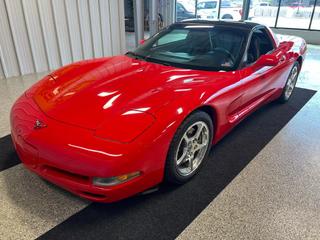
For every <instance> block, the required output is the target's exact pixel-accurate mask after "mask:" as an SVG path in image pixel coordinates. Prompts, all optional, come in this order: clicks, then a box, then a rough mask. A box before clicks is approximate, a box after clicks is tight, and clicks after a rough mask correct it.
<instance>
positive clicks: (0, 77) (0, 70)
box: [0, 58, 4, 79]
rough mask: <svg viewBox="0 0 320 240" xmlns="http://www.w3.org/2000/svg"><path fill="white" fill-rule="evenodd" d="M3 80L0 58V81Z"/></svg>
mask: <svg viewBox="0 0 320 240" xmlns="http://www.w3.org/2000/svg"><path fill="white" fill-rule="evenodd" d="M2 78H4V72H3V69H2V63H1V58H0V79H2Z"/></svg>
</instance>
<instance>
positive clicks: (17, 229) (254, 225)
mask: <svg viewBox="0 0 320 240" xmlns="http://www.w3.org/2000/svg"><path fill="white" fill-rule="evenodd" d="M43 75H45V73H42V74H36V75H27V76H24V77H17V78H10V79H5V80H0V137H2V136H5V135H7V134H9V133H10V130H9V121H8V119H9V111H10V107H11V105H12V104H13V102H14V101H15V99H16V98H17V97H18V96H19V95H20V94H21V93H22V92H23V91H24V90H25V89H26V88H28V87H29V86H30V85H31V84H32V83H34V82H35V81H36V80H38V79H40V78H41V77H42V76H43ZM319 76H320V46H309V52H308V56H307V59H306V61H305V63H304V65H303V69H302V72H301V74H300V77H299V81H298V86H299V87H304V88H309V89H315V90H320V79H319ZM319 122H320V93H317V94H316V95H315V96H314V97H313V98H312V99H311V100H310V101H309V102H308V103H307V104H306V105H305V107H304V108H303V109H302V110H301V111H300V112H299V113H298V114H297V115H296V116H295V117H294V118H293V119H292V120H291V121H290V122H289V123H288V124H287V126H285V127H284V128H283V129H282V130H281V131H280V132H279V134H277V135H276V136H275V138H274V139H273V140H272V141H271V142H270V143H269V144H268V145H267V146H266V147H265V148H264V149H263V150H262V151H261V152H260V153H259V154H258V155H257V156H256V157H255V159H254V160H252V161H251V162H250V164H249V165H248V166H247V167H246V168H245V169H244V170H243V171H242V172H241V173H240V174H239V175H238V176H237V177H236V178H235V179H234V180H233V181H232V182H231V183H230V184H229V185H228V186H227V187H226V188H225V189H224V190H223V191H222V192H221V193H220V195H219V196H218V197H217V198H215V199H214V201H213V202H212V203H211V204H210V205H209V206H208V207H207V208H206V209H205V210H204V211H203V212H202V213H201V214H200V215H199V216H198V217H197V218H196V219H195V220H194V221H193V222H192V223H191V224H190V225H189V227H187V228H186V229H185V231H184V232H182V234H181V235H180V236H179V239H199V238H202V239H320V147H319V136H320V124H319ZM21 176H22V177H23V178H24V179H26V180H27V181H31V182H33V184H34V186H37V189H40V190H41V192H42V194H41V196H39V195H38V193H39V191H40V190H39V191H38V190H37V191H35V192H32V190H31V189H29V188H28V187H26V186H25V185H23V184H22V185H19V186H20V187H18V185H15V183H16V182H17V181H21V180H19V179H20V178H21ZM10 179H11V180H10ZM8 180H10V181H8ZM0 193H1V196H0V205H1V207H0V226H2V227H3V229H6V233H5V232H2V234H3V235H1V233H0V239H2V237H8V234H13V233H14V234H15V235H11V236H15V237H17V236H20V237H19V238H18V239H32V238H35V237H37V236H39V235H41V234H42V233H44V232H46V231H48V230H49V229H50V228H52V227H53V226H54V225H56V224H59V223H60V222H62V221H63V220H65V219H66V218H67V217H68V216H70V215H72V214H74V213H76V212H77V211H79V210H81V209H83V208H84V207H85V206H86V205H87V202H85V201H82V200H79V199H78V198H76V197H74V196H71V195H68V194H67V193H65V192H62V191H60V190H59V189H57V188H54V187H52V186H49V185H47V184H45V183H44V182H43V181H40V180H39V179H38V178H33V177H32V175H30V174H29V173H28V172H27V171H26V170H24V168H21V165H18V166H15V167H13V168H10V169H7V170H5V171H2V172H1V174H0ZM14 193H19V199H18V198H17V197H13V196H12V195H13V194H14ZM30 193H31V194H32V196H33V197H32V198H31V199H32V201H31V200H30ZM17 199H18V200H17ZM37 203H42V204H37ZM35 204H36V205H37V206H36V207H35ZM48 208H51V209H53V212H54V214H53V215H52V216H51V215H50V216H49V215H48V212H47V209H48ZM26 209H28V211H27V212H26ZM51 213H52V212H51ZM17 219H20V221H17ZM29 219H30V221H28V220H29ZM26 233H28V234H29V235H26ZM17 234H18V235H17ZM19 234H20V235H19Z"/></svg>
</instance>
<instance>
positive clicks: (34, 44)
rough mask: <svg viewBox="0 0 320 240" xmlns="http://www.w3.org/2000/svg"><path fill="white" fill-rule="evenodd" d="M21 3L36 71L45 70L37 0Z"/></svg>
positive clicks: (45, 56) (44, 51)
mask: <svg viewBox="0 0 320 240" xmlns="http://www.w3.org/2000/svg"><path fill="white" fill-rule="evenodd" d="M22 5H23V11H24V16H25V20H26V26H27V30H28V33H29V38H30V45H31V50H32V55H33V60H34V65H35V68H36V71H37V72H44V71H47V70H48V69H49V67H48V60H47V54H46V49H45V45H44V40H43V33H42V29H41V24H40V16H39V12H38V5H37V0H23V1H22Z"/></svg>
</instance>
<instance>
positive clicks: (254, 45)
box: [11, 20, 306, 202]
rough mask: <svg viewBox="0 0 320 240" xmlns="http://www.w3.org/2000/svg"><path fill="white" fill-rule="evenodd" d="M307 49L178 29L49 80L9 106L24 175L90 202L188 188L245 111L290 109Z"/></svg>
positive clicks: (263, 32) (206, 26)
mask: <svg viewBox="0 0 320 240" xmlns="http://www.w3.org/2000/svg"><path fill="white" fill-rule="evenodd" d="M305 53H306V43H305V41H304V40H303V39H301V38H298V37H289V36H280V37H276V36H275V35H274V34H273V33H272V31H271V30H270V29H269V28H267V27H265V26H263V25H260V24H256V23H250V22H224V21H199V20H195V21H186V22H181V23H175V24H173V25H171V26H169V27H167V28H166V29H164V30H163V31H161V32H160V33H158V34H156V35H155V36H153V37H151V38H150V39H148V40H147V41H145V42H144V43H143V44H142V45H140V46H139V47H138V48H137V49H136V50H135V51H133V52H128V53H127V54H126V55H123V56H116V57H107V58H101V59H95V60H87V61H81V62H78V63H74V64H71V65H68V66H65V67H63V68H61V69H59V70H57V71H55V72H53V73H51V74H49V75H48V76H46V77H44V78H43V79H42V80H41V81H39V82H38V83H36V84H35V85H34V86H32V87H31V88H30V89H29V90H27V91H26V92H25V93H24V94H23V95H22V96H21V97H20V98H19V99H18V100H17V102H16V103H15V104H14V106H13V108H12V112H11V125H12V139H13V142H14V145H15V148H16V150H17V152H18V154H19V156H20V158H21V160H22V162H23V163H24V164H25V166H26V167H27V168H28V169H30V170H31V171H33V172H35V173H36V174H38V175H40V176H41V177H43V178H44V179H47V180H48V181H50V182H53V183H54V184H57V185H59V186H61V187H62V188H65V189H67V190H69V191H71V192H73V193H75V194H77V195H79V196H81V197H84V198H87V199H90V200H93V201H101V202H113V201H117V200H120V199H123V198H127V197H129V196H132V195H134V194H137V193H140V192H143V191H146V190H148V189H150V188H152V187H154V186H156V185H157V184H159V183H160V182H162V181H163V180H167V181H170V182H173V183H176V184H182V183H184V182H186V181H188V180H190V179H191V178H192V177H193V176H194V175H195V174H196V173H197V172H198V171H199V170H200V167H201V166H202V165H204V164H205V160H206V158H207V155H208V153H209V150H210V147H211V145H212V144H215V143H217V142H218V141H219V140H220V139H221V138H222V137H223V136H224V135H225V134H226V133H227V132H229V131H230V130H231V129H232V128H233V127H234V126H235V125H237V124H238V123H239V122H240V121H241V120H242V119H244V118H245V117H246V116H247V115H248V114H250V113H252V112H253V111H255V110H256V109H257V108H258V107H260V106H261V105H263V104H265V103H267V102H270V101H273V100H276V99H278V100H279V101H281V102H286V101H288V99H289V98H290V95H291V94H292V91H293V90H294V87H295V84H296V80H297V77H298V74H299V71H300V68H301V65H302V62H303V60H304V56H305Z"/></svg>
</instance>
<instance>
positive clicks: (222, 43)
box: [128, 25, 248, 71]
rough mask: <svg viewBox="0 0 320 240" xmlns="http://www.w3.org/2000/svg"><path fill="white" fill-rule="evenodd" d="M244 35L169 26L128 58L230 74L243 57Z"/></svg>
mask: <svg viewBox="0 0 320 240" xmlns="http://www.w3.org/2000/svg"><path fill="white" fill-rule="evenodd" d="M247 36H248V32H247V31H244V30H243V29H242V30H239V29H238V28H233V27H230V26H229V25H228V26H227V25H226V26H212V25H204V26H201V27H199V26H197V27H196V28H195V27H194V26H193V25H190V26H189V25H182V26H172V27H170V28H168V29H166V30H164V31H162V32H160V33H159V34H157V35H155V36H154V37H152V38H150V39H149V40H148V41H146V43H145V44H143V45H141V46H139V47H138V48H137V49H136V50H135V51H134V52H129V53H128V56H132V57H134V58H141V59H144V60H145V61H151V62H156V63H160V64H164V65H172V66H176V67H181V68H189V69H202V70H213V71H215V70H217V71H219V70H225V71H229V70H234V69H236V68H237V66H238V64H239V61H240V58H241V56H242V55H243V52H244V48H245V43H246V40H247Z"/></svg>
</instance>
